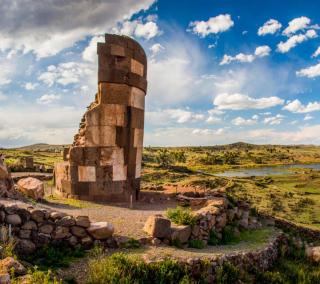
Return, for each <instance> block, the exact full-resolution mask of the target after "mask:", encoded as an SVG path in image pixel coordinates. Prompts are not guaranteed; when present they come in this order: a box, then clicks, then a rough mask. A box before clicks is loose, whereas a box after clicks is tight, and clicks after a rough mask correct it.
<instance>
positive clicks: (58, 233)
mask: <svg viewBox="0 0 320 284" xmlns="http://www.w3.org/2000/svg"><path fill="white" fill-rule="evenodd" d="M0 219H1V223H2V226H1V230H0V239H1V241H6V240H7V239H8V237H9V235H10V234H11V236H12V237H13V238H14V240H15V243H16V250H17V252H18V253H20V254H31V253H33V252H34V251H35V250H36V249H37V248H39V247H41V246H43V245H48V244H52V245H60V244H63V245H66V246H71V247H81V246H82V247H84V248H88V247H90V246H91V245H93V243H94V242H95V241H106V245H108V244H109V243H113V232H114V228H113V225H112V224H111V223H108V222H97V223H92V222H90V220H89V218H88V217H86V216H78V217H73V216H69V215H66V214H65V213H61V212H56V211H54V212H53V211H52V212H50V211H48V210H45V209H36V208H33V207H28V208H21V207H18V206H16V205H14V204H13V205H7V206H4V205H2V204H0Z"/></svg>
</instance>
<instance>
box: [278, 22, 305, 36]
mask: <svg viewBox="0 0 320 284" xmlns="http://www.w3.org/2000/svg"><path fill="white" fill-rule="evenodd" d="M309 24H310V19H309V18H307V17H300V18H295V19H293V20H292V21H290V22H289V24H288V27H287V28H286V29H285V30H284V31H283V34H284V35H286V36H290V35H291V34H294V33H296V32H297V31H299V30H303V29H305V28H306V27H308V25H309Z"/></svg>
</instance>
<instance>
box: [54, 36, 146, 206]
mask: <svg viewBox="0 0 320 284" xmlns="http://www.w3.org/2000/svg"><path fill="white" fill-rule="evenodd" d="M105 39H106V42H105V43H98V62H99V69H98V94H97V96H96V99H95V101H94V102H93V103H92V104H91V105H90V106H89V107H88V110H87V112H86V113H85V114H84V117H83V119H82V121H81V123H80V129H79V132H78V134H76V136H75V138H74V143H73V145H72V147H70V149H68V150H67V151H65V152H64V158H65V162H63V163H59V164H56V165H55V180H56V188H57V190H58V192H60V193H61V194H63V195H64V196H67V197H68V196H70V197H73V198H79V199H85V200H96V201H102V200H105V201H129V200H130V199H133V200H135V199H137V198H138V193H139V190H140V173H141V160H142V147H143V129H144V105H145V95H146V89H147V80H146V76H147V58H146V55H145V52H144V50H143V49H142V47H141V46H140V45H139V44H138V43H137V42H136V41H134V40H133V39H131V38H129V37H124V36H117V35H108V34H107V35H106V38H105Z"/></svg>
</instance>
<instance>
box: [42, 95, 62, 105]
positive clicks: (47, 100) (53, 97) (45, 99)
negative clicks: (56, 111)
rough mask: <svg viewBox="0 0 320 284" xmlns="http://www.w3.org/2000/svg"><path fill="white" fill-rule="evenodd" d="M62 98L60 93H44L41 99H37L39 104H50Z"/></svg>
mask: <svg viewBox="0 0 320 284" xmlns="http://www.w3.org/2000/svg"><path fill="white" fill-rule="evenodd" d="M60 98H61V96H60V95H54V94H45V95H42V96H41V97H40V98H39V99H37V102H38V103H39V104H44V105H48V104H51V103H53V102H55V101H58V100H60Z"/></svg>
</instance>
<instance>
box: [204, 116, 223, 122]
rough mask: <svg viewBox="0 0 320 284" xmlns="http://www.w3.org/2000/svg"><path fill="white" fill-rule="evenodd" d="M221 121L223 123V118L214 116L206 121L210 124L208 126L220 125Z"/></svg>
mask: <svg viewBox="0 0 320 284" xmlns="http://www.w3.org/2000/svg"><path fill="white" fill-rule="evenodd" d="M221 121H222V119H221V117H217V116H213V115H210V116H209V117H208V118H207V119H206V123H208V124H217V123H220V122H221Z"/></svg>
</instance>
